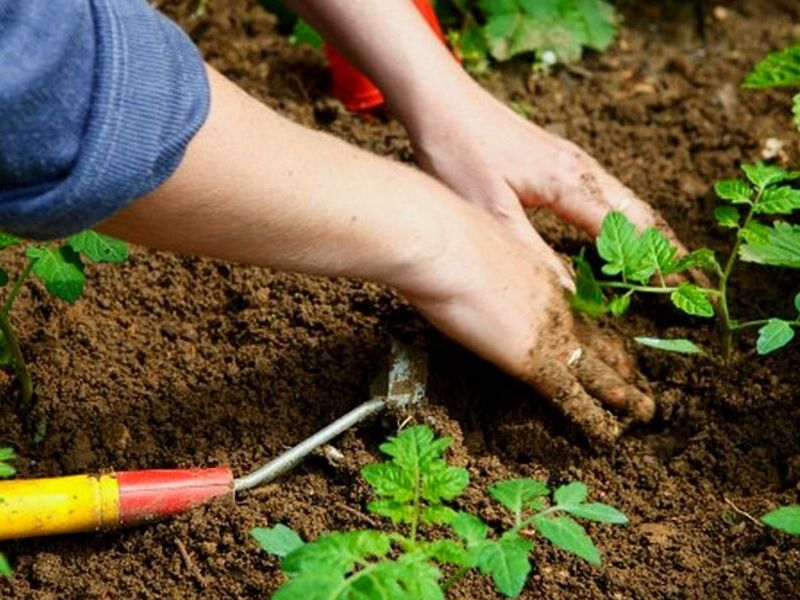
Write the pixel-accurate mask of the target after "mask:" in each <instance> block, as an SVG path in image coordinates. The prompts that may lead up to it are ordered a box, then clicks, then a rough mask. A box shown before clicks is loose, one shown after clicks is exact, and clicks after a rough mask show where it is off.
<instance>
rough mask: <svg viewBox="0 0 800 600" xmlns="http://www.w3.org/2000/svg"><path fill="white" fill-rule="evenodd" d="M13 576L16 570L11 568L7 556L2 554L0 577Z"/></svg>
mask: <svg viewBox="0 0 800 600" xmlns="http://www.w3.org/2000/svg"><path fill="white" fill-rule="evenodd" d="M13 575H14V569H12V568H11V564H10V563H9V562H8V559H7V558H6V556H5V554H3V553H2V552H0V577H12V576H13Z"/></svg>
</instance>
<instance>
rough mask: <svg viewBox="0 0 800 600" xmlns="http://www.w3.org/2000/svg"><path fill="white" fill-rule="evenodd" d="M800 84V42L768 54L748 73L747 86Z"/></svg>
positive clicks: (765, 86) (743, 84) (745, 85)
mask: <svg viewBox="0 0 800 600" xmlns="http://www.w3.org/2000/svg"><path fill="white" fill-rule="evenodd" d="M792 85H800V44H796V45H793V46H789V47H788V48H785V49H784V50H781V51H779V52H773V53H771V54H768V55H767V56H766V57H765V58H764V59H763V60H762V61H761V62H759V63H758V64H757V65H756V66H755V67H754V68H753V70H752V71H751V72H750V73H748V75H747V77H745V79H744V82H743V83H742V86H743V87H746V88H770V87H779V86H792Z"/></svg>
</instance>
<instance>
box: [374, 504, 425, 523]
mask: <svg viewBox="0 0 800 600" xmlns="http://www.w3.org/2000/svg"><path fill="white" fill-rule="evenodd" d="M367 510H368V511H369V512H371V513H373V514H375V515H380V516H382V517H386V518H388V519H391V520H392V521H394V522H395V523H413V522H414V516H415V515H416V513H417V511H416V509H415V508H414V506H413V505H412V504H408V503H403V502H398V501H396V500H388V499H386V498H381V499H379V500H373V501H372V502H369V503H368V504H367Z"/></svg>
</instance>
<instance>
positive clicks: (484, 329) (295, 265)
mask: <svg viewBox="0 0 800 600" xmlns="http://www.w3.org/2000/svg"><path fill="white" fill-rule="evenodd" d="M209 76H210V81H211V112H210V115H209V118H208V121H207V122H206V124H205V125H204V126H203V127H202V128H201V130H200V132H199V133H198V134H197V136H196V137H195V138H194V140H193V141H192V142H191V144H190V146H189V149H188V152H187V154H186V156H185V158H184V160H183V162H182V163H181V165H180V167H179V168H178V170H177V171H176V172H175V174H174V175H173V176H172V177H171V178H170V179H169V180H168V181H167V182H166V183H165V184H164V185H163V186H161V187H160V188H159V189H158V190H157V191H156V192H155V193H153V194H152V195H150V196H148V197H146V198H144V199H142V200H139V201H137V202H135V203H134V204H132V205H131V206H129V207H128V208H126V209H124V210H123V211H121V212H120V213H118V214H117V215H115V216H114V217H113V218H112V219H110V220H109V221H107V222H106V223H105V224H104V225H103V226H102V227H101V229H102V230H103V231H104V232H106V233H109V234H112V235H116V236H118V237H121V238H123V239H126V240H129V241H132V242H136V243H140V244H144V245H147V246H150V247H153V248H160V249H167V250H174V251H178V252H184V253H192V254H203V255H207V256H213V257H219V258H223V259H227V260H235V261H238V262H243V263H250V264H259V265H265V266H270V267H274V268H279V269H292V270H298V271H304V272H308V273H317V274H325V275H343V276H349V277H361V278H367V279H372V280H375V281H379V282H382V283H385V284H388V285H391V286H394V287H395V288H397V289H398V290H399V291H400V293H402V294H403V295H405V296H406V298H408V299H409V300H410V301H411V302H412V303H413V304H414V305H415V306H416V307H417V308H418V309H419V310H420V312H421V313H422V314H423V315H424V316H426V317H427V318H428V319H429V320H430V321H431V322H432V323H433V324H434V325H436V326H437V327H439V328H440V329H441V330H442V331H444V332H445V333H446V334H448V335H450V336H451V337H453V338H454V339H455V340H457V341H459V342H460V343H462V344H464V345H465V346H467V347H468V348H470V349H472V350H473V351H475V352H476V353H478V354H480V355H482V356H483V357H484V358H486V359H487V360H490V361H492V362H494V363H495V364H497V365H498V366H500V367H501V368H503V369H505V370H506V371H508V372H509V373H511V374H513V375H516V376H518V377H521V378H523V379H525V380H526V381H528V382H529V383H531V384H532V385H533V386H534V387H536V388H537V389H539V390H540V392H542V394H543V395H545V396H546V397H548V398H550V399H552V400H553V401H554V402H555V403H556V404H558V405H559V406H560V407H561V408H562V409H563V410H564V411H565V413H566V414H567V415H568V416H569V417H570V418H572V419H573V420H575V421H576V422H577V423H578V424H580V425H581V426H582V427H584V429H586V430H587V432H588V433H589V435H590V436H592V437H595V438H602V439H605V440H606V441H608V440H610V439H613V438H614V437H616V435H617V434H618V433H619V431H620V428H619V426H618V425H617V424H615V423H614V422H613V421H612V420H610V417H609V415H608V414H607V413H605V412H604V411H603V410H602V409H601V408H600V405H599V404H598V403H597V400H595V398H597V399H598V400H600V401H602V402H604V403H606V404H608V405H609V406H612V407H614V408H616V409H618V410H620V411H622V412H626V413H631V414H633V415H634V416H635V417H637V418H640V419H644V420H646V419H647V418H649V417H650V416H651V414H652V408H653V403H652V401H651V400H650V399H649V398H647V397H646V396H644V395H643V394H642V393H641V392H639V391H638V390H637V389H636V388H635V387H634V386H632V385H628V384H627V383H626V382H625V381H624V378H623V376H621V375H620V374H619V373H618V372H617V371H615V370H614V369H612V368H610V367H608V366H605V365H604V364H603V363H602V361H597V360H596V359H595V358H594V355H593V354H592V352H593V351H592V349H591V347H590V344H589V343H588V342H583V341H579V339H578V337H577V336H576V334H575V333H574V332H573V329H572V321H571V317H570V315H569V311H568V310H567V309H566V306H565V304H564V302H563V299H562V295H561V290H560V286H559V285H558V284H557V283H556V282H555V280H554V276H553V274H552V272H551V271H550V270H549V269H547V268H546V267H544V266H543V265H541V264H540V263H539V261H536V260H532V259H531V256H530V253H529V250H528V249H526V247H525V246H524V245H523V244H520V243H519V242H517V241H516V240H514V239H513V238H511V237H510V236H508V235H507V232H506V230H505V229H504V228H503V227H501V226H500V225H499V224H497V223H496V222H495V221H494V220H493V219H492V218H491V217H489V216H488V215H486V214H485V213H484V212H483V211H480V210H478V209H477V208H474V207H473V206H471V205H470V204H468V203H465V202H463V201H461V200H460V199H459V198H458V197H457V196H456V195H455V194H454V193H453V192H451V191H450V190H448V189H447V188H446V187H445V186H443V185H441V184H439V183H437V182H436V181H434V180H433V179H431V178H429V177H427V176H426V175H424V174H422V173H420V172H418V171H416V170H414V169H411V168H409V167H406V166H403V165H399V164H396V163H393V162H391V161H388V160H385V159H382V158H378V157H375V156H372V155H370V154H368V153H366V152H363V151H361V150H358V149H355V148H352V147H350V146H348V145H346V144H344V143H342V142H341V141H338V140H336V139H334V138H332V137H330V136H328V135H325V134H322V133H318V132H313V131H309V130H306V129H304V128H302V127H300V126H298V125H295V124H293V123H291V122H289V121H287V120H285V119H283V118H281V117H280V116H278V115H277V114H275V113H274V112H272V111H271V110H269V109H268V108H266V107H265V106H263V105H261V104H260V103H258V102H257V101H255V100H253V99H252V98H250V97H249V96H247V95H246V94H245V93H244V92H242V91H240V90H239V89H238V88H236V87H235V86H234V85H232V84H231V83H230V82H228V81H227V80H226V79H225V78H223V77H222V76H221V75H219V74H217V73H216V72H214V71H213V70H210V72H209ZM578 348H582V349H583V352H584V353H585V354H583V353H582V356H585V359H583V360H582V361H579V362H574V356H576V354H575V351H576V349H578ZM570 361H573V362H570ZM597 369H599V371H597ZM589 370H591V372H592V373H594V374H595V375H598V374H599V378H598V377H597V376H595V375H593V376H592V377H591V378H590V377H588V375H587V374H588V373H589ZM623 375H624V373H623ZM581 378H583V379H584V380H585V381H587V382H589V381H590V380H591V381H592V382H594V383H592V384H591V385H590V387H589V388H586V389H585V388H584V385H583V384H582V383H581V382H580V380H581ZM597 382H600V383H599V384H598V383H597ZM592 386H594V387H592Z"/></svg>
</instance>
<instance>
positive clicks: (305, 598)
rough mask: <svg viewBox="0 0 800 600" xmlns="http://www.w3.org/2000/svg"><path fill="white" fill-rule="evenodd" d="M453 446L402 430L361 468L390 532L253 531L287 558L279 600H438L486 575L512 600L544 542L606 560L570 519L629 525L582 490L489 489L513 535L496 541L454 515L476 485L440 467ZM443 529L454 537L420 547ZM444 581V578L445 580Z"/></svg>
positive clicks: (516, 485)
mask: <svg viewBox="0 0 800 600" xmlns="http://www.w3.org/2000/svg"><path fill="white" fill-rule="evenodd" d="M451 442H452V439H451V438H447V437H445V438H435V437H434V434H433V432H432V431H431V430H430V429H429V428H428V427H425V426H416V427H411V428H408V429H405V430H404V431H402V432H401V433H400V434H398V435H397V436H396V437H391V438H389V440H388V441H387V442H386V443H384V444H382V445H381V447H380V449H381V451H382V452H383V453H384V454H386V455H388V456H390V457H391V459H390V460H389V461H387V462H384V463H378V464H371V465H367V466H366V467H364V469H363V470H362V476H363V477H364V479H365V480H366V481H367V483H369V484H370V486H371V487H372V489H373V491H374V493H375V496H376V498H375V499H374V500H373V501H372V502H370V503H369V504H368V505H367V510H369V511H370V512H371V513H373V514H376V515H380V516H382V517H386V518H388V519H390V520H391V522H392V524H393V526H394V529H393V531H391V532H385V531H376V530H364V531H347V532H333V533H329V534H326V535H323V536H321V537H319V538H317V539H316V540H314V541H313V542H309V543H305V542H303V540H302V539H301V538H300V536H299V535H298V534H297V533H296V532H294V531H293V530H292V529H290V528H288V527H286V526H284V525H276V526H274V527H272V528H271V529H254V530H253V531H252V535H253V537H254V538H255V539H256V541H257V542H258V543H259V545H260V546H261V548H263V549H264V550H266V551H267V552H269V553H271V554H275V555H277V556H279V557H281V559H282V560H281V569H282V570H283V572H284V573H285V574H286V576H287V577H288V578H289V580H288V582H287V583H285V584H284V585H283V586H282V587H281V588H280V589H279V590H278V591H277V592H276V594H275V595H274V596H273V598H275V599H276V600H312V599H314V600H317V599H318V600H322V599H325V600H333V599H340V600H344V599H346V598H365V599H370V600H372V599H374V600H382V599H386V600H389V599H391V600H404V599H408V600H435V599H439V598H444V595H445V593H446V591H447V589H448V588H449V587H450V586H451V585H453V584H454V583H455V582H456V581H458V580H459V579H460V578H461V577H463V576H464V575H465V574H466V573H467V572H468V571H470V570H472V569H477V570H478V571H479V572H481V573H483V574H484V575H489V576H490V577H491V578H492V579H493V581H494V583H495V585H496V586H497V588H498V589H499V590H500V592H502V593H503V594H504V595H506V596H510V597H514V596H517V595H518V594H519V593H520V592H521V591H522V588H523V586H524V585H525V582H526V581H527V579H528V574H529V573H530V569H531V565H530V560H529V554H530V551H531V548H532V547H533V545H534V544H533V541H531V539H530V538H531V537H532V536H534V535H535V534H538V535H540V536H542V537H544V538H545V539H547V540H549V541H550V542H551V543H553V544H554V545H556V546H558V547H559V548H562V549H563V550H566V551H568V552H571V553H573V554H576V555H577V556H579V557H581V558H583V559H584V560H586V561H588V562H590V563H591V564H594V565H599V564H600V562H601V559H600V553H599V551H598V550H597V548H596V547H595V545H594V543H593V542H592V539H591V538H590V537H589V536H588V534H587V533H586V531H585V530H584V529H583V527H582V526H581V525H580V524H579V523H578V522H577V521H575V520H574V519H573V518H572V517H578V518H581V519H586V520H589V521H598V522H601V523H612V524H625V523H627V522H628V519H627V518H626V517H625V515H623V514H622V513H621V512H619V511H618V510H616V509H614V508H612V507H610V506H607V505H605V504H600V503H597V502H588V501H587V496H588V490H587V488H586V486H585V485H584V484H582V483H579V482H575V483H570V484H567V485H562V486H560V487H559V488H557V489H556V490H555V493H553V494H552V501H551V500H550V495H551V491H550V489H549V488H548V486H547V485H546V483H545V482H544V481H538V480H535V479H511V480H507V481H500V482H498V483H495V484H494V485H492V486H490V487H489V489H488V493H489V495H490V496H491V497H492V498H493V499H494V500H496V501H497V502H499V503H500V504H501V505H502V506H503V507H504V508H505V509H507V510H508V511H509V512H510V513H511V516H512V518H513V525H512V526H511V527H510V528H509V529H507V530H505V531H503V532H500V533H499V534H497V535H495V532H493V530H492V529H490V527H489V526H488V525H487V524H486V523H485V522H484V521H482V520H481V519H480V518H478V517H477V516H475V515H473V514H471V513H468V512H458V511H456V510H455V509H453V508H451V507H450V506H448V505H447V504H446V503H448V502H451V501H453V500H455V499H456V498H458V497H459V496H460V495H461V494H463V493H464V490H465V489H466V487H467V485H468V484H469V474H468V472H467V470H466V469H463V468H460V467H454V466H451V465H448V464H447V463H446V462H445V460H444V459H443V458H442V455H443V453H444V452H445V450H446V449H447V448H448V447H449V446H450V444H451ZM443 526H444V527H446V528H447V530H449V533H450V534H451V535H450V536H449V537H444V538H436V539H427V537H428V536H427V535H426V538H425V539H423V538H422V537H421V536H420V534H421V532H422V530H423V529H426V534H432V535H433V534H436V533H439V532H441V531H442V527H443ZM443 569H444V570H446V571H447V577H446V578H445V574H444V573H443Z"/></svg>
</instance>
